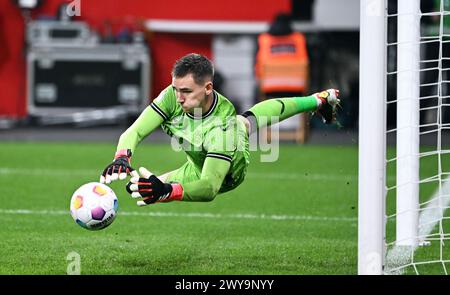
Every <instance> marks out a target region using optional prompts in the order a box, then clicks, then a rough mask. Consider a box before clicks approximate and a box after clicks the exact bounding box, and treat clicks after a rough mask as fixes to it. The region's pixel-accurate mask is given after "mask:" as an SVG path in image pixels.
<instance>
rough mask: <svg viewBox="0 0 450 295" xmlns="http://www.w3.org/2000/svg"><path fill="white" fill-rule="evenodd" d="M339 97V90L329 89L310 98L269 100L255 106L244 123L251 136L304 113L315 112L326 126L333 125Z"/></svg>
mask: <svg viewBox="0 0 450 295" xmlns="http://www.w3.org/2000/svg"><path fill="white" fill-rule="evenodd" d="M338 97H339V90H337V89H328V90H325V91H322V92H318V93H314V94H312V95H310V96H304V97H285V98H275V99H269V100H265V101H262V102H260V103H258V104H256V105H254V106H253V107H251V108H250V110H248V111H246V112H245V113H244V114H242V117H244V118H246V119H245V120H244V123H245V125H246V127H247V132H248V133H249V134H250V133H253V132H254V131H256V130H257V129H259V128H261V127H267V126H270V125H272V124H273V123H278V122H281V121H283V120H285V119H287V118H290V117H292V116H294V115H296V114H299V113H303V112H315V113H317V114H318V115H320V116H321V117H322V119H323V122H324V123H325V124H332V123H334V122H335V121H336V108H337V106H338V104H339V102H340V100H339V98H338ZM242 117H241V118H240V119H241V120H243V118H242Z"/></svg>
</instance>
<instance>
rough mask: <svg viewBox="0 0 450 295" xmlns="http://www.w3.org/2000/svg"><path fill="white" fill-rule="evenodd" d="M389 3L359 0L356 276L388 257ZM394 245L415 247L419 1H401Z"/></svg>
mask: <svg viewBox="0 0 450 295" xmlns="http://www.w3.org/2000/svg"><path fill="white" fill-rule="evenodd" d="M386 1H387V0H361V7H360V93H359V97H360V103H359V159H358V162H359V175H358V178H359V183H358V185H359V187H358V274H361V275H368V274H383V270H384V265H385V256H386V236H385V230H386V212H385V211H386V210H385V209H386V204H385V202H386V194H387V190H386V109H387V107H386V104H387V98H386V95H387V93H386V69H387V64H386V60H387V57H386V53H387V46H386V42H387V20H386V15H387V2H386ZM397 18H398V33H397V34H398V35H397V39H398V41H397V42H398V45H397V184H399V185H397V187H396V190H397V192H396V195H397V208H396V210H397V219H396V232H397V236H396V243H397V244H398V245H401V246H408V247H412V248H414V247H416V246H417V231H418V220H419V217H418V209H419V185H418V183H419V134H420V133H419V112H420V107H419V96H420V94H419V92H420V91H419V88H420V76H419V75H420V71H419V69H420V42H419V41H420V0H398V16H397Z"/></svg>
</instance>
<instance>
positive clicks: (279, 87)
mask: <svg viewBox="0 0 450 295" xmlns="http://www.w3.org/2000/svg"><path fill="white" fill-rule="evenodd" d="M258 44H259V49H258V54H257V56H256V66H255V72H256V76H257V78H258V79H259V83H260V89H261V91H262V92H263V93H268V92H303V91H305V90H306V88H307V84H308V79H309V59H308V52H307V48H306V41H305V37H304V35H303V34H301V33H299V32H294V33H292V34H290V35H286V36H272V35H270V34H268V33H264V34H261V35H259V37H258Z"/></svg>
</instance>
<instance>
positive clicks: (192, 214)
mask: <svg viewBox="0 0 450 295" xmlns="http://www.w3.org/2000/svg"><path fill="white" fill-rule="evenodd" d="M0 214H17V215H67V216H70V212H69V210H67V211H64V210H29V209H0ZM118 216H146V217H181V218H211V219H261V220H273V221H290V220H295V221H319V222H322V221H324V222H326V221H331V222H337V221H340V222H356V221H357V218H356V217H344V216H343V217H327V216H310V215H273V214H254V213H241V214H218V213H200V212H187V213H177V212H162V211H151V212H137V211H133V212H129V211H120V210H119V211H118Z"/></svg>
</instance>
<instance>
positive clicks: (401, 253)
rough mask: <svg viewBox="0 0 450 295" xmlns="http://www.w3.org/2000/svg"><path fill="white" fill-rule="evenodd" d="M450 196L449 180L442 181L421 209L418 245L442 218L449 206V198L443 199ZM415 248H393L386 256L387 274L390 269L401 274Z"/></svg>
mask: <svg viewBox="0 0 450 295" xmlns="http://www.w3.org/2000/svg"><path fill="white" fill-rule="evenodd" d="M448 195H450V178H447V179H445V180H443V181H442V189H441V191H439V189H437V191H436V192H435V193H434V194H433V196H432V197H431V199H430V200H431V201H430V202H428V203H427V206H426V207H425V208H423V209H421V212H420V215H419V232H418V236H419V241H418V245H421V244H423V242H425V240H426V239H427V237H428V236H429V234H431V232H432V231H433V229H434V228H435V227H436V225H437V224H438V223H439V222H440V220H441V219H442V217H443V216H444V213H445V209H446V208H447V207H448V206H449V205H450V198H448V197H443V196H448ZM416 248H417V246H414V247H411V246H394V247H393V248H392V249H391V250H390V251H388V253H387V255H386V266H387V272H389V271H390V270H392V269H399V270H395V271H393V273H395V274H402V273H403V269H401V267H402V266H403V265H406V264H409V263H410V262H411V253H413V252H414V251H415V250H416Z"/></svg>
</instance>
